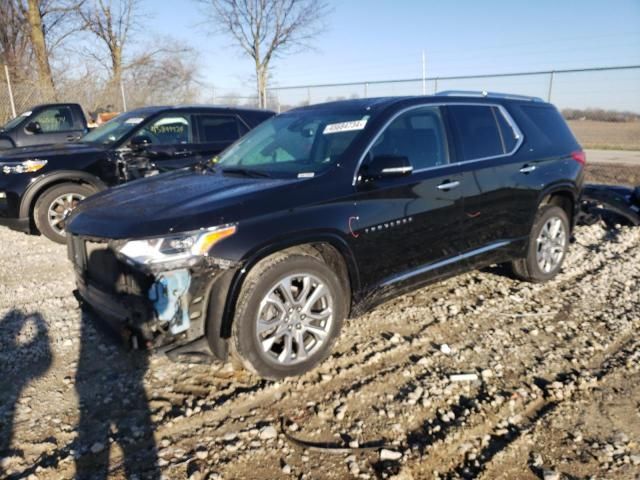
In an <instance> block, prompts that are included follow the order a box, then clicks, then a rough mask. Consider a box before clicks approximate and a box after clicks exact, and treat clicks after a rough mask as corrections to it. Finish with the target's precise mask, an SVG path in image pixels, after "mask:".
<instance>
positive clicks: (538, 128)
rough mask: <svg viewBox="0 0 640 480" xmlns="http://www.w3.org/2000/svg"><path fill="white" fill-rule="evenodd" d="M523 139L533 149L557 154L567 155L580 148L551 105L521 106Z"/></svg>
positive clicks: (565, 123) (560, 116) (558, 113)
mask: <svg viewBox="0 0 640 480" xmlns="http://www.w3.org/2000/svg"><path fill="white" fill-rule="evenodd" d="M520 111H521V112H522V113H523V116H524V120H525V121H524V122H522V123H523V125H522V127H523V128H524V130H525V137H527V138H528V140H529V142H531V143H533V144H534V146H535V147H537V148H539V149H543V150H551V151H554V152H558V153H569V152H571V151H573V150H576V149H578V148H580V146H579V144H578V142H577V141H576V139H575V137H574V136H573V133H571V130H570V129H569V126H568V125H567V122H565V121H564V119H563V118H562V115H560V112H558V110H557V109H556V108H555V107H553V106H551V105H521V106H520Z"/></svg>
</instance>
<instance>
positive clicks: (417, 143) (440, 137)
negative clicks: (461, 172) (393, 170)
mask: <svg viewBox="0 0 640 480" xmlns="http://www.w3.org/2000/svg"><path fill="white" fill-rule="evenodd" d="M446 145H447V144H446V140H445V135H444V129H443V126H442V119H441V117H440V109H439V108H437V107H423V108H418V109H415V110H411V111H409V112H406V113H403V114H402V115H400V116H399V117H398V118H396V119H395V120H394V121H393V122H391V124H389V126H388V127H387V128H386V130H385V131H384V132H383V133H382V135H380V136H379V137H378V139H377V140H376V143H375V144H374V145H373V147H372V148H371V151H370V155H369V158H373V157H377V156H380V155H395V156H401V157H407V158H408V159H409V161H410V162H411V165H412V166H413V168H414V169H415V170H420V169H423V168H429V167H436V166H438V165H444V164H446V163H447V162H448V155H447V148H446Z"/></svg>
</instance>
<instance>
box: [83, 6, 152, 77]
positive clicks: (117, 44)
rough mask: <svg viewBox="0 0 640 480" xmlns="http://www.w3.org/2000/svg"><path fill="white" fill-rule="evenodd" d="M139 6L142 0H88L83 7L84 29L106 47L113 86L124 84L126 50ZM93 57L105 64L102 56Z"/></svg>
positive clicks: (95, 55)
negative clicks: (124, 53) (124, 54)
mask: <svg viewBox="0 0 640 480" xmlns="http://www.w3.org/2000/svg"><path fill="white" fill-rule="evenodd" d="M139 7H140V0H89V1H88V2H86V3H85V4H84V5H83V7H82V8H81V9H80V15H81V16H82V19H83V20H84V22H85V28H86V29H87V30H88V31H90V32H91V33H92V34H94V35H95V36H96V38H97V39H98V40H99V41H100V42H102V43H103V44H104V46H105V47H106V48H107V51H108V65H107V66H108V68H109V70H110V73H111V75H110V76H111V84H112V86H113V87H118V86H119V85H121V83H122V73H123V71H124V56H123V52H124V49H125V46H126V45H127V42H128V41H129V40H130V36H131V34H132V31H133V30H134V29H135V26H136V18H137V14H138V13H139ZM92 56H93V57H94V58H95V59H97V60H98V61H100V62H101V63H103V64H104V62H103V61H102V59H101V57H100V56H99V55H97V54H93V55H92Z"/></svg>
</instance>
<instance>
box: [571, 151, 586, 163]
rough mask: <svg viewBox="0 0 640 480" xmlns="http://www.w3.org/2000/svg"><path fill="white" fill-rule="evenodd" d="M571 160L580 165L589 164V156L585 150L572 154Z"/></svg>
mask: <svg viewBox="0 0 640 480" xmlns="http://www.w3.org/2000/svg"><path fill="white" fill-rule="evenodd" d="M571 158H573V159H574V160H575V161H576V162H578V163H579V164H580V165H584V164H585V163H587V155H586V154H585V153H584V151H583V150H578V151H575V152H571Z"/></svg>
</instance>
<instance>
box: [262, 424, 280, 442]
mask: <svg viewBox="0 0 640 480" xmlns="http://www.w3.org/2000/svg"><path fill="white" fill-rule="evenodd" d="M277 436H278V432H277V431H276V429H275V428H274V427H272V426H271V425H269V426H268V427H264V428H263V429H261V430H260V439H261V440H270V439H272V438H276V437H277Z"/></svg>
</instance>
